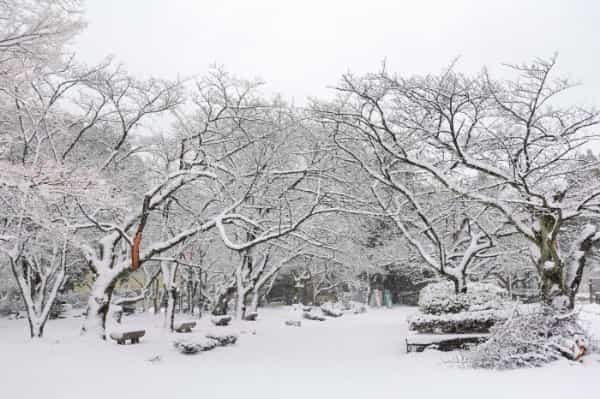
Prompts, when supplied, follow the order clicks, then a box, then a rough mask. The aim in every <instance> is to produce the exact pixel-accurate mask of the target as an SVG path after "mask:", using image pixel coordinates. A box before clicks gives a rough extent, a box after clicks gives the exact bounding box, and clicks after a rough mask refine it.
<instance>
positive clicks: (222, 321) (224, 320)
mask: <svg viewBox="0 0 600 399" xmlns="http://www.w3.org/2000/svg"><path fill="white" fill-rule="evenodd" d="M211 321H212V323H213V324H214V325H215V326H226V325H228V324H229V322H230V321H231V316H229V315H225V316H214V317H213V318H212V319H211Z"/></svg>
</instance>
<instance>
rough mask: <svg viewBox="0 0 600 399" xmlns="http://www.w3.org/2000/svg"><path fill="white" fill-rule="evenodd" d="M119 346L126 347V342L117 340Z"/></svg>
mask: <svg viewBox="0 0 600 399" xmlns="http://www.w3.org/2000/svg"><path fill="white" fill-rule="evenodd" d="M117 344H119V345H125V341H124V340H122V339H119V340H117Z"/></svg>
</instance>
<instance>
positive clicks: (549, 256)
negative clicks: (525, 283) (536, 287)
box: [534, 215, 567, 305]
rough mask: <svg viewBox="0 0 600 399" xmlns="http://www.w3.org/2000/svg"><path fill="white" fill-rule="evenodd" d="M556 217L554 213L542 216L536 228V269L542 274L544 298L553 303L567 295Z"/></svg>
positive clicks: (550, 303)
mask: <svg viewBox="0 0 600 399" xmlns="http://www.w3.org/2000/svg"><path fill="white" fill-rule="evenodd" d="M557 228H558V226H556V219H555V218H554V217H553V216H552V215H544V216H540V217H539V219H538V225H537V226H536V228H535V229H534V231H535V236H536V242H535V243H534V251H536V252H537V254H535V255H536V256H534V258H536V269H537V271H538V275H539V276H540V283H541V284H540V289H541V294H542V300H543V301H544V302H545V303H547V304H549V305H552V304H553V302H555V299H556V298H557V297H560V296H566V295H567V290H566V288H567V287H566V286H565V281H564V273H563V271H564V262H563V260H562V259H561V258H560V256H559V253H558V245H557V240H556V234H554V231H555V229H557Z"/></svg>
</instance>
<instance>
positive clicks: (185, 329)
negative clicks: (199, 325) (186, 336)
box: [173, 321, 196, 333]
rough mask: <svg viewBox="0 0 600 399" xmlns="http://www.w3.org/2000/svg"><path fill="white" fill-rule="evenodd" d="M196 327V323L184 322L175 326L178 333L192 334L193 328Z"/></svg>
mask: <svg viewBox="0 0 600 399" xmlns="http://www.w3.org/2000/svg"><path fill="white" fill-rule="evenodd" d="M194 327H196V322H195V321H184V322H181V323H177V324H175V325H174V326H173V329H174V330H175V332H178V333H191V332H192V328H194Z"/></svg>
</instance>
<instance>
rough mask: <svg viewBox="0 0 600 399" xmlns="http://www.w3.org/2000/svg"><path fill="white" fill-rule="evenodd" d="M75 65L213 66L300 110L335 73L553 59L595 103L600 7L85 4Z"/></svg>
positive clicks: (195, 69)
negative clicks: (106, 60) (109, 60)
mask: <svg viewBox="0 0 600 399" xmlns="http://www.w3.org/2000/svg"><path fill="white" fill-rule="evenodd" d="M87 9H88V12H87V19H88V21H89V27H88V29H87V31H86V32H85V33H84V34H83V35H82V36H81V37H80V39H79V41H78V43H77V48H78V52H79V55H80V59H83V60H84V61H86V62H89V63H93V62H95V61H98V60H99V59H101V58H102V57H103V56H105V55H107V54H113V55H115V56H116V57H117V59H118V60H120V61H122V62H123V63H125V64H126V66H127V67H128V69H129V70H130V71H132V72H134V73H138V74H140V75H155V76H160V77H167V78H174V77H177V75H178V74H179V75H180V76H189V75H195V74H203V73H204V72H205V71H206V70H207V68H208V67H209V66H210V64H212V63H217V64H220V65H223V66H225V68H226V69H227V70H229V71H231V72H233V73H235V74H237V75H240V76H242V77H248V78H253V77H261V78H263V79H264V80H266V81H267V83H268V86H267V88H268V89H269V91H276V92H281V93H282V94H283V95H284V97H285V98H288V99H289V98H295V100H296V102H297V103H302V102H303V100H304V98H306V96H310V95H316V96H323V95H325V94H327V93H328V90H327V89H326V87H327V86H331V85H334V84H335V83H336V82H337V81H338V79H339V77H340V75H341V74H342V73H344V72H346V71H348V70H351V71H353V72H357V73H360V72H366V71H374V70H376V69H377V68H378V67H379V66H380V63H381V61H382V60H383V59H384V58H385V59H387V64H388V68H389V69H390V70H392V71H397V72H403V73H407V74H412V73H427V72H439V71H440V70H441V69H442V68H443V67H444V66H445V65H447V64H448V63H449V62H450V61H451V60H452V59H453V58H455V57H456V56H460V57H461V59H460V63H459V68H460V69H462V70H464V71H467V72H469V71H478V70H480V69H481V67H483V66H484V65H485V66H488V67H490V68H492V69H495V68H496V67H497V66H498V64H500V63H503V62H509V63H514V62H522V61H528V60H531V59H532V58H533V57H547V56H551V55H552V54H553V53H554V52H555V51H557V52H558V53H559V67H560V70H561V71H562V72H564V73H567V74H568V75H569V76H571V77H573V78H574V79H577V80H579V81H582V82H583V83H584V86H583V87H582V88H579V89H577V94H576V95H577V98H578V100H579V101H580V102H583V103H588V104H597V105H599V104H600V72H599V68H598V67H599V66H600V62H599V61H600V22H599V21H600V2H598V1H590V0H568V1H567V0H562V1H557V0H544V1H542V0H538V1H528V0H518V1H517V0H500V1H497V0H494V1H486V0H453V1H450V0H437V1H435V0H413V1H403V0H387V1H385V0H361V1H354V0H343V1H337V0H319V1H315V0H301V1H300V0H296V1H286V0H275V1H273V0H235V1H234V0H230V1H227V0H222V1H210V2H209V1H203V0H87Z"/></svg>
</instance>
